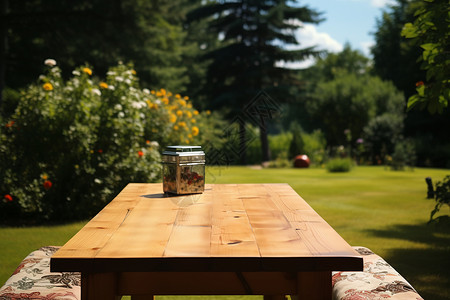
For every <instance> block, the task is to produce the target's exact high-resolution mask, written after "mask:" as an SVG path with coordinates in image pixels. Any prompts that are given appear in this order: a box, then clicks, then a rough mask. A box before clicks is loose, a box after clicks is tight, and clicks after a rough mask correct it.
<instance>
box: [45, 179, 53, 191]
mask: <svg viewBox="0 0 450 300" xmlns="http://www.w3.org/2000/svg"><path fill="white" fill-rule="evenodd" d="M52 185H53V184H52V182H51V181H50V180H46V181H44V189H46V190H47V191H48V190H49V189H50V188H51V187H52Z"/></svg>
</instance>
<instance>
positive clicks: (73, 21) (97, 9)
mask: <svg viewBox="0 0 450 300" xmlns="http://www.w3.org/2000/svg"><path fill="white" fill-rule="evenodd" d="M3 1H4V3H7V2H8V1H7V0H3ZM187 2H188V0H177V1H167V0H155V1H146V0H113V1H107V0H80V1H55V0H26V1H25V0H14V1H9V6H7V7H6V8H5V9H4V10H5V11H4V15H3V16H2V21H3V22H2V23H3V24H4V26H5V28H6V30H5V32H6V36H3V37H4V38H7V44H8V49H7V51H6V52H5V53H4V55H5V56H4V57H3V59H4V60H5V66H6V69H5V72H6V73H5V74H7V76H6V78H5V84H6V86H8V87H11V88H19V87H23V86H25V85H27V84H29V83H30V82H31V81H32V80H33V79H34V78H36V77H37V76H38V75H39V74H40V73H41V72H42V69H41V68H40V66H41V65H42V62H43V61H44V60H45V59H47V58H53V59H55V60H57V61H58V62H59V64H60V66H61V67H62V69H63V70H72V69H74V68H75V66H78V65H80V64H83V63H86V62H88V63H90V64H91V65H92V66H93V67H94V68H95V70H96V72H97V74H105V72H106V71H107V70H108V68H109V67H110V66H112V65H116V64H117V62H118V61H124V62H134V63H135V68H136V71H137V72H138V74H139V76H140V78H141V81H142V82H143V83H144V84H145V85H147V86H150V87H153V88H161V87H165V88H167V89H170V90H177V91H180V92H184V91H185V88H186V85H187V83H188V77H187V76H186V72H187V66H186V65H184V64H183V63H182V62H183V58H184V57H185V56H184V54H185V51H186V49H189V50H190V51H192V49H193V48H192V47H190V45H188V44H186V39H185V36H186V34H185V33H184V31H183V26H182V25H183V18H184V14H185V11H184V8H186V7H187V4H186V3H187ZM189 2H192V1H189ZM195 2H196V3H198V2H199V1H195ZM194 5H196V4H195V3H194ZM2 7H3V6H2ZM0 34H1V32H0ZM194 50H195V49H194ZM0 53H1V52H0ZM64 75H65V77H68V75H69V74H64Z"/></svg>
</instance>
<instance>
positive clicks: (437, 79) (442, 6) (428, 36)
mask: <svg viewBox="0 0 450 300" xmlns="http://www.w3.org/2000/svg"><path fill="white" fill-rule="evenodd" d="M415 16H416V19H415V21H414V22H413V23H406V24H405V26H404V27H403V30H402V36H404V37H406V38H410V39H414V40H415V41H416V43H417V45H419V46H420V47H421V48H422V56H421V57H420V60H421V61H422V68H423V69H424V70H426V78H423V79H422V80H421V81H418V82H417V83H416V91H417V93H416V94H415V95H413V96H411V97H410V98H409V99H408V109H411V108H413V107H415V106H417V105H418V106H419V107H420V108H424V107H427V109H428V111H429V112H430V113H432V114H434V113H436V112H439V113H442V112H443V110H444V109H445V108H447V107H448V102H449V99H450V79H449V78H450V69H449V67H448V64H449V55H448V45H449V44H450V15H449V11H448V1H446V0H426V1H424V5H423V6H422V7H420V8H419V9H418V10H417V11H416V12H415Z"/></svg>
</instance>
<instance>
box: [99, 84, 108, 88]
mask: <svg viewBox="0 0 450 300" xmlns="http://www.w3.org/2000/svg"><path fill="white" fill-rule="evenodd" d="M99 85H100V87H101V88H102V89H107V88H108V84H107V83H106V82H100V84H99Z"/></svg>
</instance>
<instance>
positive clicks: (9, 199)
mask: <svg viewBox="0 0 450 300" xmlns="http://www.w3.org/2000/svg"><path fill="white" fill-rule="evenodd" d="M5 199H6V201H8V202H12V201H13V198H12V196H11V195H10V194H6V195H5Z"/></svg>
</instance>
